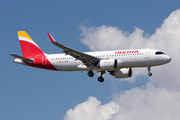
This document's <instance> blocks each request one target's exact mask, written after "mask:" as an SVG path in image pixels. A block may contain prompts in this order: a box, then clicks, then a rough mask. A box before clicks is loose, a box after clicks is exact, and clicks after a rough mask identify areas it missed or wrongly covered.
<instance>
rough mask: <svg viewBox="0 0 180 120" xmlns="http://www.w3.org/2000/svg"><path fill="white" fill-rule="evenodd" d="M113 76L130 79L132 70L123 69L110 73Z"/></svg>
mask: <svg viewBox="0 0 180 120" xmlns="http://www.w3.org/2000/svg"><path fill="white" fill-rule="evenodd" d="M110 74H111V75H112V76H115V78H129V77H131V76H132V69H131V68H122V69H118V70H114V71H110Z"/></svg>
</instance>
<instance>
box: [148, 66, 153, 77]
mask: <svg viewBox="0 0 180 120" xmlns="http://www.w3.org/2000/svg"><path fill="white" fill-rule="evenodd" d="M147 69H148V75H149V76H152V73H151V67H150V66H148V67H147Z"/></svg>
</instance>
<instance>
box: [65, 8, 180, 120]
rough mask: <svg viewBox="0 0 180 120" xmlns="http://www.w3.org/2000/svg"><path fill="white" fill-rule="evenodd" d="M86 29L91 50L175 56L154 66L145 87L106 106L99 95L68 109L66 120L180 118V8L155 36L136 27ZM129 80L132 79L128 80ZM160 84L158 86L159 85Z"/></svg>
mask: <svg viewBox="0 0 180 120" xmlns="http://www.w3.org/2000/svg"><path fill="white" fill-rule="evenodd" d="M80 29H81V30H82V34H81V35H82V36H83V37H82V39H81V41H82V42H83V43H84V44H85V45H87V46H88V47H89V48H90V49H91V50H114V49H132V48H146V47H149V48H155V49H160V50H162V51H164V52H165V53H166V54H168V55H169V56H171V57H172V61H171V62H170V63H169V64H166V65H164V66H159V67H154V68H152V72H153V76H152V77H150V82H148V83H147V84H146V86H145V87H142V88H138V87H136V88H132V89H131V90H129V91H124V92H123V93H118V94H116V95H115V96H114V97H113V99H112V101H110V102H109V103H106V104H104V105H102V104H101V102H100V101H99V100H97V98H95V97H89V98H88V100H87V101H85V102H83V103H81V104H78V105H77V106H76V107H75V108H74V109H70V110H68V111H67V113H66V115H65V117H64V119H65V120H81V119H86V120H88V119H93V120H96V119H98V120H132V119H133V120H159V119H160V120H161V119H163V120H179V119H180V114H179V111H180V87H179V86H180V74H179V68H180V64H179V61H180V9H178V10H176V11H174V12H172V13H171V14H170V16H169V17H168V18H167V19H165V20H164V22H163V24H162V25H161V27H160V28H157V29H156V31H155V33H154V34H152V35H149V34H144V31H143V30H141V29H139V28H137V27H135V30H134V32H133V33H128V32H125V31H122V30H120V29H119V28H118V27H112V26H105V25H103V26H99V27H91V28H87V27H85V26H80ZM133 73H134V74H133V76H134V77H133V79H130V81H131V82H132V81H135V80H136V77H137V76H138V75H146V74H147V71H145V69H144V68H141V69H137V70H136V69H134V71H133ZM128 80H129V79H128ZM157 86H158V87H157Z"/></svg>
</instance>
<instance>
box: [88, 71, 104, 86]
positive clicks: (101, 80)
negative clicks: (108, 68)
mask: <svg viewBox="0 0 180 120" xmlns="http://www.w3.org/2000/svg"><path fill="white" fill-rule="evenodd" d="M104 73H106V72H105V71H101V76H99V77H98V81H99V82H101V83H102V82H104V78H103V77H102V75H103V74H104ZM87 75H88V76H89V77H93V76H94V73H93V72H92V71H89V72H88V73H87Z"/></svg>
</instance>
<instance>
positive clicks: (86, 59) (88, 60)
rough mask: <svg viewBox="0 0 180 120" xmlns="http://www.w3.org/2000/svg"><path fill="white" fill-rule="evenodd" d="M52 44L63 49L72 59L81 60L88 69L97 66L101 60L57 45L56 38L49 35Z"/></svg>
mask: <svg viewBox="0 0 180 120" xmlns="http://www.w3.org/2000/svg"><path fill="white" fill-rule="evenodd" d="M47 34H48V36H49V38H50V40H51V42H52V43H53V44H54V45H56V46H58V47H60V48H61V49H63V52H64V53H65V54H66V55H71V56H72V57H74V58H76V60H80V61H82V62H83V63H84V65H86V66H87V67H91V66H92V67H93V66H96V64H98V63H99V61H100V59H99V58H97V57H94V56H92V55H89V54H85V53H83V52H79V51H77V50H74V49H72V48H69V47H66V46H64V45H62V44H59V43H57V42H56V41H55V40H54V38H53V37H52V36H51V35H50V33H47Z"/></svg>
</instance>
